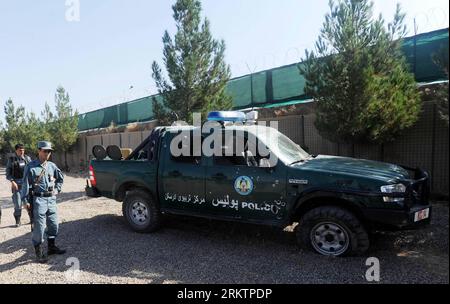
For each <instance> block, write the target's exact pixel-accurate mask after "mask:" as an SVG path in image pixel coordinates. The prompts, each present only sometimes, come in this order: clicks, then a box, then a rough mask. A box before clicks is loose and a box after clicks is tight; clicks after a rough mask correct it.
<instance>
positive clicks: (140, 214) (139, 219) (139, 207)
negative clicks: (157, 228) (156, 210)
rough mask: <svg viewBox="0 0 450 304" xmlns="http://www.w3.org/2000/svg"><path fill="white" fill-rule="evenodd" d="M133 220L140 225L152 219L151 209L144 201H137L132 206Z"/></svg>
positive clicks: (131, 214) (131, 215)
mask: <svg viewBox="0 0 450 304" xmlns="http://www.w3.org/2000/svg"><path fill="white" fill-rule="evenodd" d="M130 218H131V221H132V222H133V223H134V224H136V225H139V226H143V225H146V224H147V223H148V221H149V220H150V217H149V210H148V208H147V205H146V204H145V203H144V202H141V201H136V202H134V203H133V204H131V206H130Z"/></svg>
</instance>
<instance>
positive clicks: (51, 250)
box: [47, 239, 66, 255]
mask: <svg viewBox="0 0 450 304" xmlns="http://www.w3.org/2000/svg"><path fill="white" fill-rule="evenodd" d="M47 241H48V251H47V254H48V255H52V254H64V253H66V250H64V249H60V248H58V247H57V246H56V245H55V239H48V240H47Z"/></svg>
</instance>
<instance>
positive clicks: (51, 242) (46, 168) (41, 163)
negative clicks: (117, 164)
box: [21, 141, 66, 263]
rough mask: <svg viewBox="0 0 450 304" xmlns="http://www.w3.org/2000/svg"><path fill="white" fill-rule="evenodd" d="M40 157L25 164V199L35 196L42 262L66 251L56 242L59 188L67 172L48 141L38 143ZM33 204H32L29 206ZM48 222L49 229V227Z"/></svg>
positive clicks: (36, 231)
mask: <svg viewBox="0 0 450 304" xmlns="http://www.w3.org/2000/svg"><path fill="white" fill-rule="evenodd" d="M38 149H39V159H37V160H34V161H32V162H31V163H29V164H28V165H27V166H26V168H25V173H24V177H23V185H22V191H21V197H22V199H25V198H30V196H31V197H32V200H31V201H29V203H32V204H33V206H32V209H33V218H34V229H33V245H34V249H35V252H36V258H37V261H38V262H39V263H46V262H47V255H52V254H64V253H65V252H66V251H65V250H62V249H60V248H58V247H57V246H56V245H55V239H56V236H57V235H58V217H57V210H56V196H55V192H56V191H57V192H58V193H59V192H61V187H62V184H63V180H64V175H63V174H62V172H61V170H60V169H59V168H58V167H57V166H56V165H55V164H54V163H52V162H51V161H49V158H50V154H51V153H52V151H53V149H52V144H51V143H50V142H47V141H40V142H39V143H38ZM27 207H29V206H27ZM46 226H47V229H45V228H46ZM45 233H46V234H47V243H48V250H47V254H45V253H44V250H43V248H42V243H43V242H44V235H45Z"/></svg>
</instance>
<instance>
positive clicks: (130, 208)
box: [122, 190, 162, 232]
mask: <svg viewBox="0 0 450 304" xmlns="http://www.w3.org/2000/svg"><path fill="white" fill-rule="evenodd" d="M122 213H123V216H124V217H125V218H126V220H127V222H128V224H129V225H130V227H131V228H132V229H133V230H134V231H136V232H154V231H156V230H157V229H158V228H159V227H160V225H161V219H162V214H161V212H160V211H159V208H158V206H157V204H156V203H155V202H154V200H153V198H152V197H151V195H150V194H148V193H147V192H145V191H143V190H132V191H129V192H127V194H126V196H125V199H124V201H123V204H122Z"/></svg>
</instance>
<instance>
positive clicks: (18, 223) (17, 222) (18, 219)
mask: <svg viewBox="0 0 450 304" xmlns="http://www.w3.org/2000/svg"><path fill="white" fill-rule="evenodd" d="M14 218H15V219H16V227H20V225H21V224H22V223H21V221H20V216H14Z"/></svg>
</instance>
